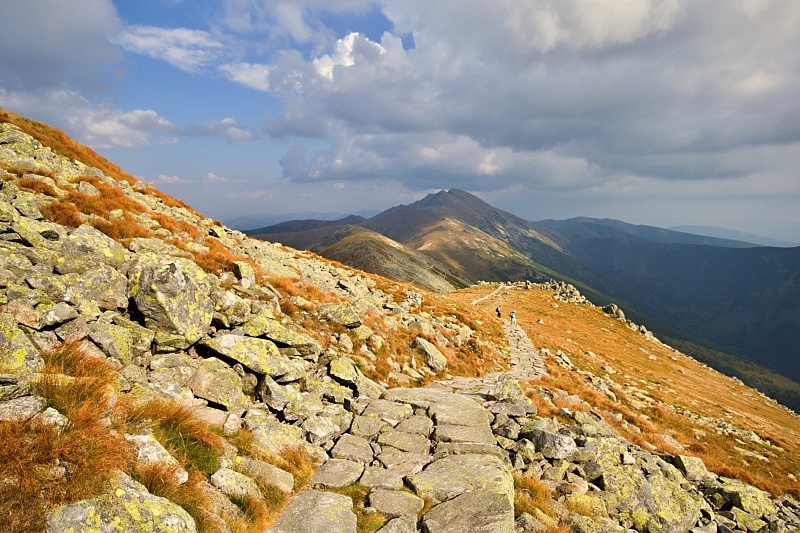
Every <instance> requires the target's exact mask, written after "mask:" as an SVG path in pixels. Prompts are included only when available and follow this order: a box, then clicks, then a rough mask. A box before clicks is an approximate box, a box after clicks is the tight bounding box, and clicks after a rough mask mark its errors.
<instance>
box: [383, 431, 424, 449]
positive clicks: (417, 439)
mask: <svg viewBox="0 0 800 533" xmlns="http://www.w3.org/2000/svg"><path fill="white" fill-rule="evenodd" d="M377 441H378V444H380V445H387V446H391V447H393V448H395V449H398V450H400V451H403V452H411V453H421V454H424V453H429V452H430V449H431V441H430V440H428V438H427V437H426V436H425V435H420V434H419V433H406V432H404V431H397V430H396V429H392V428H385V429H384V431H382V432H381V433H380V434H379V435H378V439H377Z"/></svg>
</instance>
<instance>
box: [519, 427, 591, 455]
mask: <svg viewBox="0 0 800 533" xmlns="http://www.w3.org/2000/svg"><path fill="white" fill-rule="evenodd" d="M519 434H520V437H523V438H526V439H528V440H530V441H531V442H533V443H534V444H535V445H536V450H537V451H539V452H541V453H542V455H544V456H545V457H546V458H548V459H565V458H567V457H569V456H570V455H571V454H572V453H573V452H574V451H575V450H576V449H577V445H576V444H575V440H573V439H572V438H571V437H568V436H566V435H561V434H560V433H553V432H551V431H547V430H544V429H538V428H530V427H525V426H523V428H522V429H521V430H520V433H519Z"/></svg>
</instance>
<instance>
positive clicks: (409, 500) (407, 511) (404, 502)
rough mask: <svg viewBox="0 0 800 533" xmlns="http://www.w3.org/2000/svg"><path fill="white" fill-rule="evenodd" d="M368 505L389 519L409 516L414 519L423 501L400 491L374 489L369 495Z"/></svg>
mask: <svg viewBox="0 0 800 533" xmlns="http://www.w3.org/2000/svg"><path fill="white" fill-rule="evenodd" d="M369 505H370V507H372V508H374V509H375V510H376V511H378V512H379V513H383V514H385V515H386V516H388V517H389V518H395V517H398V516H409V517H414V518H416V516H417V514H418V513H419V512H420V511H422V508H423V507H424V506H425V501H424V500H423V499H422V498H420V497H418V496H414V495H413V494H410V493H408V492H404V491H400V490H386V489H376V490H373V491H372V492H370V494H369Z"/></svg>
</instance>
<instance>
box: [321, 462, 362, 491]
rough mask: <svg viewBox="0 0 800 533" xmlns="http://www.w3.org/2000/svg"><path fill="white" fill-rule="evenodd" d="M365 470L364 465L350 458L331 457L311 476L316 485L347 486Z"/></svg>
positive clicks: (324, 486) (326, 486) (325, 486)
mask: <svg viewBox="0 0 800 533" xmlns="http://www.w3.org/2000/svg"><path fill="white" fill-rule="evenodd" d="M363 472H364V465H362V464H360V463H356V462H355V461H350V460H348V459H329V460H328V461H326V462H325V464H324V465H322V466H321V467H319V469H317V471H316V472H314V475H313V476H311V480H310V483H311V485H312V486H314V487H318V488H329V487H346V486H347V485H352V484H353V483H355V482H356V481H357V480H358V478H360V477H361V474H362V473H363Z"/></svg>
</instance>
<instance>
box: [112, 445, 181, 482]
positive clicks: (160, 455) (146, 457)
mask: <svg viewBox="0 0 800 533" xmlns="http://www.w3.org/2000/svg"><path fill="white" fill-rule="evenodd" d="M124 438H125V440H126V441H127V442H130V443H131V444H133V445H134V447H135V448H136V459H137V460H138V461H139V462H140V463H143V464H146V465H156V464H161V465H164V466H167V467H168V468H169V469H170V473H171V474H172V479H173V481H174V482H175V483H177V484H179V485H182V484H184V483H186V482H187V481H188V480H189V473H188V472H187V471H186V470H185V469H184V468H183V467H182V466H181V465H180V463H179V462H178V460H177V459H175V458H174V457H173V456H172V455H170V453H169V452H168V451H167V450H166V448H164V446H162V445H161V443H160V442H158V440H156V438H155V437H154V436H153V435H152V434H149V433H148V434H144V435H129V434H125V435H124Z"/></svg>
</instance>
